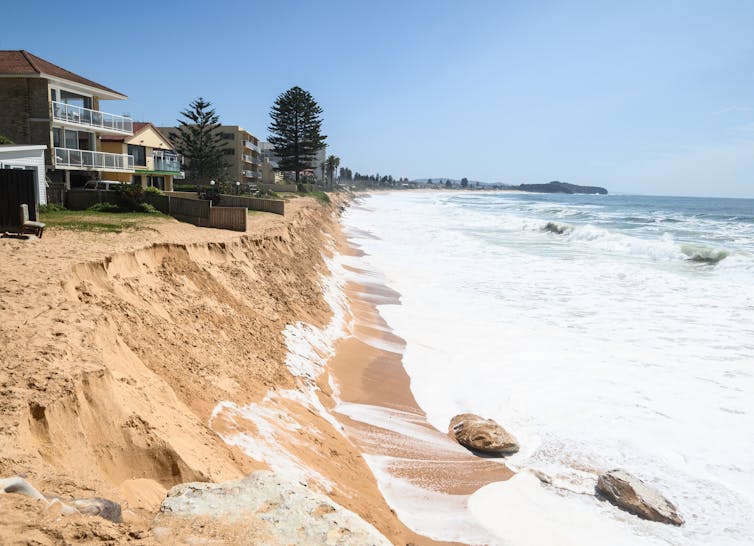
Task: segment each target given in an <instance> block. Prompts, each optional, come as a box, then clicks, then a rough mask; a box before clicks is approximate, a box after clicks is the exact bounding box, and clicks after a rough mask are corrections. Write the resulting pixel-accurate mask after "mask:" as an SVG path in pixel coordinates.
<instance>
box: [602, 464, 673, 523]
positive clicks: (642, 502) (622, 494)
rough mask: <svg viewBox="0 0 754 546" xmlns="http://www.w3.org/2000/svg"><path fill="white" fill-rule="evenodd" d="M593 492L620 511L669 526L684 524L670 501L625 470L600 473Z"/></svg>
mask: <svg viewBox="0 0 754 546" xmlns="http://www.w3.org/2000/svg"><path fill="white" fill-rule="evenodd" d="M595 491H596V492H597V495H598V496H600V497H602V498H604V499H607V500H608V501H609V502H610V503H611V504H614V505H615V506H617V507H618V508H620V509H621V510H625V511H626V512H628V513H630V514H633V515H635V516H638V517H640V518H642V519H647V520H650V521H658V522H660V523H669V524H671V525H683V523H684V520H683V518H682V517H681V515H680V514H678V510H677V508H676V507H675V505H674V504H673V503H672V502H670V501H669V500H668V499H666V498H665V497H664V496H662V494H661V493H659V492H658V491H657V490H655V489H653V488H651V487H649V486H648V485H647V484H645V483H644V482H643V481H641V480H640V479H639V478H637V477H636V476H633V475H632V474H629V473H628V472H626V471H625V470H610V471H609V472H605V473H604V474H602V475H601V476H600V477H599V479H598V480H597V486H596V487H595Z"/></svg>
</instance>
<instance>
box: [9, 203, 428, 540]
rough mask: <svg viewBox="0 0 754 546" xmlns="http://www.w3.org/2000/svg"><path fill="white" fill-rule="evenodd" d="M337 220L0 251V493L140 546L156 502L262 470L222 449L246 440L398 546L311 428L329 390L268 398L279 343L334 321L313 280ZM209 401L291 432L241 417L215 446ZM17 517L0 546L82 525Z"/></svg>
mask: <svg viewBox="0 0 754 546" xmlns="http://www.w3.org/2000/svg"><path fill="white" fill-rule="evenodd" d="M336 210H337V209H336V207H333V206H331V207H326V206H323V205H321V204H318V203H316V202H315V201H314V200H309V199H300V200H295V201H294V202H292V203H289V206H288V207H287V209H286V211H287V215H286V217H285V218H281V217H278V216H275V215H254V216H250V218H249V220H250V221H249V224H250V226H249V229H248V230H247V232H246V233H244V234H240V235H239V234H235V233H230V232H223V231H218V230H211V229H200V228H195V227H194V226H189V225H186V224H181V223H178V222H175V221H173V220H163V221H161V222H159V223H155V224H154V225H153V226H152V227H151V228H150V229H149V230H143V231H138V232H134V233H121V234H96V233H78V232H71V231H58V232H56V231H54V230H53V231H50V233H49V235H46V236H45V238H44V239H43V240H40V241H35V243H34V245H33V246H32V245H28V244H27V245H24V244H23V243H22V242H19V241H1V242H0V254H1V255H2V258H3V260H2V261H3V263H4V264H6V265H5V266H4V267H3V268H2V270H1V271H0V286H2V289H0V295H1V296H2V299H0V307H2V309H1V310H2V311H3V313H5V316H6V317H8V320H6V321H4V322H3V324H2V326H0V342H1V343H2V344H3V346H4V348H5V351H4V353H3V355H2V356H0V358H2V361H0V397H1V398H2V404H0V441H1V442H2V444H3V446H4V449H3V453H2V454H0V477H9V476H15V475H22V476H25V477H27V478H28V479H29V481H30V482H32V483H34V484H35V486H37V487H38V488H39V489H40V490H41V491H43V492H47V491H50V492H54V493H55V494H56V495H60V496H61V497H62V496H65V497H69V498H89V497H104V498H107V499H112V500H113V501H114V502H118V503H119V504H121V505H122V507H123V520H124V523H123V524H121V525H114V524H113V525H112V526H111V527H110V528H108V530H107V533H106V534H107V536H111V537H113V539H114V540H125V539H126V538H128V537H130V538H131V539H133V538H134V537H137V538H139V540H143V541H147V542H149V541H153V540H156V538H155V537H154V535H153V532H152V527H151V526H152V520H153V518H154V516H155V514H156V513H157V511H158V509H159V506H160V503H161V502H162V500H163V499H164V497H165V494H166V492H167V490H169V489H170V488H172V487H174V486H176V485H178V484H181V483H186V482H224V481H227V480H236V479H241V478H243V477H244V476H246V475H248V474H249V473H251V472H253V471H256V470H260V469H265V468H267V467H268V464H267V463H266V462H265V461H264V460H261V459H260V458H255V457H254V456H252V455H253V453H252V452H251V451H250V450H249V449H244V446H242V445H238V444H234V443H233V442H232V441H228V440H232V438H233V437H234V434H236V433H237V432H238V430H236V429H238V428H243V432H244V434H246V437H247V438H251V441H255V439H256V438H259V437H261V436H262V435H263V434H266V435H267V436H268V437H272V438H274V439H275V440H276V441H277V440H279V441H278V442H277V444H278V445H279V446H280V450H281V453H282V452H287V451H295V454H296V457H297V460H299V461H301V462H302V464H304V465H311V466H312V467H313V468H315V469H316V472H315V473H314V475H315V476H316V477H320V478H321V479H319V480H317V479H313V480H312V482H311V483H307V485H308V486H310V487H312V488H313V489H314V490H316V491H318V492H320V493H323V494H327V495H328V496H329V498H331V499H333V501H334V502H337V503H338V504H339V505H340V506H343V507H345V508H347V509H349V510H351V511H353V512H355V513H356V514H358V515H359V516H360V517H363V518H364V519H365V520H366V521H367V522H368V523H370V524H372V525H374V526H375V527H376V528H377V529H379V531H380V532H381V533H383V534H384V535H385V536H387V537H388V538H389V539H390V540H393V541H396V540H397V541H400V540H404V539H405V540H409V539H412V537H413V535H412V534H411V533H410V532H408V531H407V530H406V528H405V527H404V526H403V525H402V524H401V523H400V522H399V521H398V520H397V518H396V517H395V515H394V514H392V513H391V512H390V510H389V508H388V507H387V505H386V504H385V502H384V500H383V499H382V497H381V496H380V494H379V490H378V489H377V486H376V484H375V482H374V480H373V478H372V477H371V473H370V472H369V469H368V467H367V466H366V464H365V463H364V461H363V459H362V457H361V455H360V454H359V452H358V450H357V449H356V448H355V447H354V446H353V445H352V444H351V443H350V442H349V441H348V440H347V439H346V437H345V436H344V435H343V434H342V432H341V431H340V430H338V429H337V428H336V425H335V424H333V421H332V420H331V419H328V418H327V416H326V415H322V414H321V413H320V412H319V411H318V407H317V404H316V402H317V397H321V398H327V397H328V396H329V388H328V387H327V380H326V378H322V379H321V380H320V381H318V384H315V385H313V386H312V385H309V386H308V388H309V391H307V392H308V393H309V395H310V398H309V399H307V398H306V397H302V398H301V399H291V397H290V396H289V397H288V398H286V399H285V400H283V401H281V400H280V397H279V396H276V393H280V392H288V393H295V392H299V390H300V389H301V384H300V380H299V379H298V378H296V377H295V376H294V375H293V374H291V372H290V371H289V370H288V368H287V366H286V355H287V348H286V343H285V338H284V334H283V332H284V330H285V328H286V327H287V326H288V325H290V324H295V323H307V324H311V325H313V327H321V326H323V325H324V324H326V323H327V321H328V320H329V318H330V315H331V310H330V308H329V306H328V305H327V303H326V302H325V300H324V298H323V295H322V277H323V275H325V274H326V273H327V268H326V264H325V258H326V255H327V252H328V250H327V248H328V245H329V243H330V241H331V240H332V234H333V233H334V232H335V231H336V230H337V229H338V225H337V214H336ZM318 385H319V386H318ZM320 387H321V388H320ZM312 393H314V394H313V395H312ZM312 396H313V398H312ZM293 398H295V397H293ZM220 402H227V403H228V404H234V405H235V406H238V407H249V406H250V405H254V404H256V405H257V406H255V407H258V408H259V411H260V412H261V413H264V412H265V411H269V412H272V411H274V412H278V414H279V415H282V416H284V417H285V416H286V415H287V416H289V417H288V418H283V419H280V420H279V426H278V424H277V423H276V422H275V421H274V420H271V421H272V423H273V424H272V425H271V426H272V428H271V429H270V430H265V431H264V432H263V431H260V430H258V428H257V424H256V423H255V422H253V420H244V418H243V417H238V418H237V419H235V421H234V422H233V426H234V427H235V428H234V430H233V431H228V430H220V429H218V427H220V428H222V426H223V423H215V426H214V427H211V426H210V421H211V420H212V412H213V409H215V408H216V407H217V405H218V403H220ZM291 423H294V425H295V426H294V425H291ZM275 427H277V428H275ZM250 453H252V455H250ZM25 510H32V511H33V510H35V508H33V505H30V504H28V503H27V502H25V501H21V500H15V499H6V498H4V499H2V501H1V502H0V512H2V513H3V514H10V515H9V516H8V517H5V518H3V519H2V521H0V537H2V540H0V542H3V543H12V542H8V540H9V538H10V537H17V536H19V535H21V536H23V535H24V534H29V536H31V534H33V535H34V536H35V537H37V538H35V540H37V541H38V542H39V543H42V544H45V543H50V544H53V543H57V542H56V541H58V542H59V540H60V539H61V538H60V537H62V539H63V540H68V539H69V535H70V536H73V535H75V533H76V532H84V531H82V529H83V528H84V527H86V526H91V525H95V524H92V523H91V522H86V523H82V522H80V521H79V520H78V519H76V520H75V521H74V520H69V521H68V522H67V523H58V522H57V520H55V521H52V522H50V521H46V520H44V518H43V517H42V516H40V515H39V514H36V515H31V516H28V515H27V514H25V512H24V511H25ZM12 514H15V516H12V517H11V515H12ZM27 516H28V517H27ZM77 517H79V518H83V517H84V516H77ZM43 520H44V521H43ZM9 522H14V523H12V524H11V523H9ZM6 523H7V524H6ZM82 526H84V527H82ZM76 529H78V531H77V530H76ZM86 529H89V527H86ZM86 532H89V531H86ZM71 533H72V534H71Z"/></svg>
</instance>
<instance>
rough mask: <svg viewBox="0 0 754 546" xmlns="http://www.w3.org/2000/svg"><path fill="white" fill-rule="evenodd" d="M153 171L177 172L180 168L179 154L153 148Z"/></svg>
mask: <svg viewBox="0 0 754 546" xmlns="http://www.w3.org/2000/svg"><path fill="white" fill-rule="evenodd" d="M152 158H153V160H154V170H155V171H170V172H178V171H180V170H181V156H179V155H178V154H176V153H174V152H165V151H162V150H154V151H153V152H152Z"/></svg>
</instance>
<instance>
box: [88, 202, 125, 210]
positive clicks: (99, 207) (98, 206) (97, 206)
mask: <svg viewBox="0 0 754 546" xmlns="http://www.w3.org/2000/svg"><path fill="white" fill-rule="evenodd" d="M86 210H89V211H92V212H125V211H124V210H123V209H121V208H120V207H119V206H118V205H116V204H115V203H95V204H94V205H92V206H91V207H89V208H88V209H86Z"/></svg>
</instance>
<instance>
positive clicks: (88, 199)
mask: <svg viewBox="0 0 754 546" xmlns="http://www.w3.org/2000/svg"><path fill="white" fill-rule="evenodd" d="M117 196H118V194H117V192H114V191H113V190H68V191H67V192H66V195H65V206H66V208H69V209H71V210H86V209H88V208H89V207H91V206H92V205H96V204H97V203H115V200H116V198H117Z"/></svg>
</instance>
